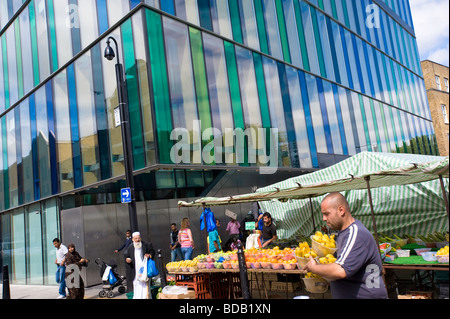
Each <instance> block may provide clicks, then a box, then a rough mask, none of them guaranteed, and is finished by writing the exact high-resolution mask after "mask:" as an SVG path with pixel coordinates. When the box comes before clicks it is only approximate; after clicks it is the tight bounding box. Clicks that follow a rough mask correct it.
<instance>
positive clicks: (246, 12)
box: [239, 0, 259, 51]
mask: <svg viewBox="0 0 450 319" xmlns="http://www.w3.org/2000/svg"><path fill="white" fill-rule="evenodd" d="M239 13H240V17H241V26H242V37H243V40H244V44H245V45H246V46H248V47H250V48H252V49H255V50H258V51H259V38H258V29H257V27H256V17H255V7H254V5H253V1H252V0H240V1H239Z"/></svg>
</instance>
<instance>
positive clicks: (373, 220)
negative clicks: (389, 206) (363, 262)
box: [364, 176, 389, 295]
mask: <svg viewBox="0 0 450 319" xmlns="http://www.w3.org/2000/svg"><path fill="white" fill-rule="evenodd" d="M364 179H365V181H366V184H367V193H368V194H369V203H370V212H371V213H372V223H373V230H374V232H375V241H376V242H377V247H378V248H379V247H380V241H379V240H378V231H377V224H376V222H375V212H374V211H373V203H372V193H371V191H370V183H369V181H370V176H366V177H364ZM380 271H381V276H382V278H383V282H384V287H385V288H386V294H387V295H389V291H388V286H387V284H386V277H385V272H386V271H385V269H384V268H383V267H382V268H381V269H380Z"/></svg>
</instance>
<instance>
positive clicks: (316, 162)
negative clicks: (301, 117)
mask: <svg viewBox="0 0 450 319" xmlns="http://www.w3.org/2000/svg"><path fill="white" fill-rule="evenodd" d="M298 78H299V81H300V88H301V90H302V103H303V109H304V111H305V121H306V127H307V131H308V139H309V146H310V147H311V158H312V164H313V167H314V168H319V160H318V158H317V147H316V139H315V137H314V126H313V122H312V117H311V109H310V107H309V98H308V90H307V86H306V78H305V73H303V72H302V71H298Z"/></svg>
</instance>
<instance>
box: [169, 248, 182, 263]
mask: <svg viewBox="0 0 450 319" xmlns="http://www.w3.org/2000/svg"><path fill="white" fill-rule="evenodd" d="M177 256H179V257H180V259H181V260H183V253H182V252H181V248H180V247H178V248H175V249H174V250H171V251H170V261H176V260H177Z"/></svg>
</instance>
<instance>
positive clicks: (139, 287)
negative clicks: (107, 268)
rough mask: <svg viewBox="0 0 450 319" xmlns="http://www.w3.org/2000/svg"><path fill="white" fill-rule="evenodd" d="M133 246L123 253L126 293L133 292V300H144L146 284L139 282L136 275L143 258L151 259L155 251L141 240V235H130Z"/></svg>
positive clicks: (146, 291)
mask: <svg viewBox="0 0 450 319" xmlns="http://www.w3.org/2000/svg"><path fill="white" fill-rule="evenodd" d="M132 240H133V244H132V245H130V247H128V249H127V251H126V252H125V262H126V265H127V267H126V270H127V271H126V273H127V291H128V292H131V291H133V293H134V295H133V299H146V298H147V296H148V282H142V281H139V280H138V278H137V276H136V274H137V272H138V271H139V268H141V267H142V266H143V265H144V264H143V260H144V257H147V259H149V258H153V257H154V256H155V250H154V249H153V245H152V244H151V243H148V242H144V241H142V240H141V234H140V233H139V232H134V233H133V235H132Z"/></svg>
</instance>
